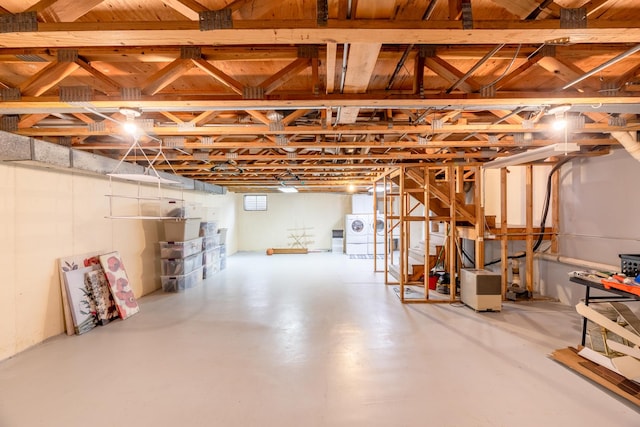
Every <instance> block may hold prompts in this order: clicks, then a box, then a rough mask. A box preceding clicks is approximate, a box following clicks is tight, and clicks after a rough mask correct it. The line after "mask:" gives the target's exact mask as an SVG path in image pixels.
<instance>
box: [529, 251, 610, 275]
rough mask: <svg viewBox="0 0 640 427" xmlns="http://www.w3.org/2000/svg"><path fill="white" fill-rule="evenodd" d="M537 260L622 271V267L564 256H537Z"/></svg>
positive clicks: (599, 269)
mask: <svg viewBox="0 0 640 427" xmlns="http://www.w3.org/2000/svg"><path fill="white" fill-rule="evenodd" d="M536 257H537V258H541V259H544V260H547V261H553V262H557V263H560V264H567V265H574V266H577V267H582V268H586V269H589V270H598V271H618V270H620V266H619V265H617V266H614V265H609V264H601V263H599V262H592V261H587V260H584V259H578V258H570V257H566V256H562V255H553V254H540V253H538V254H536Z"/></svg>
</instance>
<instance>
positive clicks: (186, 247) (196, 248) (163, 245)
mask: <svg viewBox="0 0 640 427" xmlns="http://www.w3.org/2000/svg"><path fill="white" fill-rule="evenodd" d="M201 251H202V237H198V238H196V239H192V240H187V241H184V242H160V258H186V257H188V256H190V255H194V254H197V253H198V252H201Z"/></svg>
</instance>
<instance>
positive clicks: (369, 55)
mask: <svg viewBox="0 0 640 427" xmlns="http://www.w3.org/2000/svg"><path fill="white" fill-rule="evenodd" d="M381 48H382V44H374V43H354V44H351V45H350V46H349V56H348V60H347V73H346V75H345V82H344V92H346V93H363V92H366V90H367V87H368V86H369V81H370V80H371V75H372V74H373V69H374V67H375V65H376V62H377V60H378V54H379V53H380V49H381Z"/></svg>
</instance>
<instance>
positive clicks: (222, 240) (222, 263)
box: [218, 228, 227, 270]
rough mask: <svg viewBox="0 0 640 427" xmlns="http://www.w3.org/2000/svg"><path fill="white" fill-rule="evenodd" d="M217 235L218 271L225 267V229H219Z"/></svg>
mask: <svg viewBox="0 0 640 427" xmlns="http://www.w3.org/2000/svg"><path fill="white" fill-rule="evenodd" d="M218 235H219V236H220V240H219V243H220V270H224V269H225V268H226V267H227V229H226V228H221V229H219V230H218Z"/></svg>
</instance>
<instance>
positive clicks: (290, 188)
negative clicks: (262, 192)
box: [278, 184, 298, 193]
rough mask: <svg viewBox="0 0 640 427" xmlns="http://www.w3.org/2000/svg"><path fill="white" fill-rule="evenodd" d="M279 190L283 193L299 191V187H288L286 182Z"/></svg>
mask: <svg viewBox="0 0 640 427" xmlns="http://www.w3.org/2000/svg"><path fill="white" fill-rule="evenodd" d="M278 190H279V191H281V192H282V193H297V192H298V189H297V188H296V187H287V186H286V185H284V184H282V185H281V186H280V187H278Z"/></svg>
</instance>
